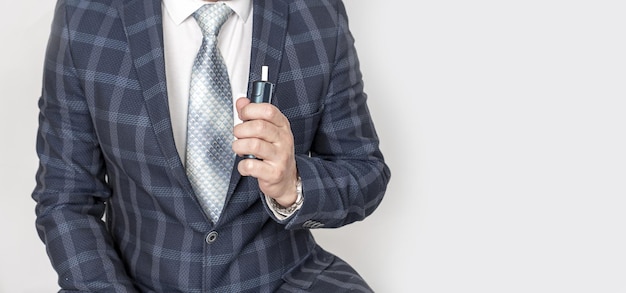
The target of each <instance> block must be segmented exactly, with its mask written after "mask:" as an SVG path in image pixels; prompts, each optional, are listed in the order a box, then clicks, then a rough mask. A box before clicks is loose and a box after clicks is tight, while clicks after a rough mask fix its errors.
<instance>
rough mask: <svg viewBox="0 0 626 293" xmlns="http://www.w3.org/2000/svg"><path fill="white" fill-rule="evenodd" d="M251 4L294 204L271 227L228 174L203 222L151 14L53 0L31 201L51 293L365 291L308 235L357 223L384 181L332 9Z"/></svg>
mask: <svg viewBox="0 0 626 293" xmlns="http://www.w3.org/2000/svg"><path fill="white" fill-rule="evenodd" d="M251 1H254V15H253V17H254V18H253V27H254V29H253V41H252V52H251V54H252V55H251V65H250V68H251V70H250V72H251V74H250V80H251V81H252V80H258V79H260V76H259V73H260V72H261V70H260V68H261V66H262V65H268V66H269V68H270V70H272V71H270V74H269V76H270V77H271V78H272V80H271V81H272V82H274V83H275V84H276V92H275V96H274V100H273V103H274V105H276V106H277V107H278V108H279V109H280V110H281V112H282V113H283V114H284V115H285V116H286V117H287V118H288V119H289V121H290V123H291V128H292V131H293V135H294V140H295V152H296V164H297V168H298V172H299V175H300V176H301V177H302V184H303V190H304V203H303V206H302V208H301V209H300V210H299V211H297V212H296V214H295V215H293V216H292V217H290V218H289V219H287V220H283V221H281V220H278V219H277V218H275V217H274V216H273V214H272V212H271V211H270V210H269V209H268V207H267V204H266V203H265V198H264V196H263V195H262V193H261V192H260V190H259V187H258V184H257V182H256V179H255V178H252V177H242V176H240V175H239V173H238V172H237V170H236V168H233V173H232V177H231V181H230V188H229V191H228V195H227V198H226V204H225V207H224V211H223V213H222V214H221V216H220V219H219V221H218V222H217V223H216V224H215V225H214V224H212V223H211V221H209V220H208V219H207V218H206V216H205V214H204V213H203V211H202V208H201V207H200V205H199V203H198V202H197V199H196V197H195V196H194V192H193V190H192V188H191V185H190V183H189V180H188V179H187V177H186V175H185V170H184V166H183V164H182V162H181V161H180V157H179V155H178V153H177V151H176V147H175V145H174V138H173V134H172V127H171V121H170V116H169V109H168V102H167V98H168V97H167V89H166V80H165V69H164V54H163V35H162V17H161V13H162V11H161V3H160V1H158V0H59V1H58V4H57V7H56V10H55V11H56V12H55V16H54V21H53V25H52V32H51V36H50V40H49V44H48V48H47V53H46V59H45V69H44V81H43V91H42V96H41V99H40V101H39V107H40V116H39V122H40V124H39V131H38V139H37V152H38V155H39V158H40V167H39V170H38V172H37V186H36V188H35V190H34V192H33V198H34V199H35V200H36V202H37V207H36V212H37V221H36V223H37V229H38V232H39V235H40V237H41V239H42V240H43V242H44V243H45V244H46V249H47V251H48V254H49V256H50V259H51V262H52V265H53V267H54V268H55V270H56V271H57V273H58V275H59V285H60V286H61V288H62V291H63V292H72V291H80V292H168V293H171V292H246V291H249V292H273V291H287V292H298V291H307V290H310V291H315V290H317V291H320V290H328V289H319V288H335V289H332V291H326V292H340V291H341V289H345V290H346V291H349V290H355V291H368V290H369V288H368V287H367V284H366V283H365V282H364V281H363V280H362V279H361V278H360V277H359V275H358V274H357V273H356V272H355V271H354V270H353V269H352V268H351V267H350V266H349V265H348V264H346V263H345V262H342V261H341V260H340V259H339V258H337V257H336V256H334V255H332V254H331V253H329V252H326V251H324V250H323V249H321V248H320V247H319V246H318V245H317V244H316V242H315V240H314V239H313V237H312V235H311V232H310V229H312V228H321V227H324V228H334V227H341V226H343V225H347V224H349V223H352V222H354V221H360V220H363V219H364V218H365V217H367V216H368V215H370V214H371V213H372V212H373V211H374V210H375V209H376V207H377V206H378V205H379V203H380V202H381V200H382V198H383V195H384V192H385V189H386V186H387V183H388V181H389V177H390V173H389V169H388V167H387V165H386V164H385V162H384V159H383V156H382V154H381V152H380V150H379V147H378V138H377V135H376V132H375V129H374V125H373V123H372V120H371V117H370V115H369V112H368V109H367V105H366V95H365V93H364V92H363V83H362V80H361V73H360V71H359V63H358V58H357V55H356V52H355V48H354V46H353V39H352V36H351V34H350V32H349V29H348V23H347V17H346V13H345V10H344V6H343V3H342V2H341V1H340V0H325V1H317V0H251ZM238 161H239V159H238V160H237V161H236V162H235V164H237V163H238ZM354 245H358V243H355V244H354Z"/></svg>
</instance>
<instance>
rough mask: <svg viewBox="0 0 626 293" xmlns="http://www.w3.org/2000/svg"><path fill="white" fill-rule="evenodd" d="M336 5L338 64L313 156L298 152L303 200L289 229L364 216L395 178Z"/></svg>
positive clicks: (341, 222)
mask: <svg viewBox="0 0 626 293" xmlns="http://www.w3.org/2000/svg"><path fill="white" fill-rule="evenodd" d="M336 3H337V6H336V7H335V8H336V12H337V27H336V29H337V39H336V48H335V49H336V52H333V54H332V55H334V56H335V59H334V64H333V66H334V67H333V69H332V71H331V74H330V80H329V84H328V90H327V94H326V96H325V97H324V102H323V107H322V110H321V115H320V118H319V125H318V128H317V131H316V133H315V135H314V137H313V142H312V144H311V147H310V155H303V154H298V155H297V156H296V165H297V168H298V172H299V175H300V177H301V178H302V189H303V197H304V202H303V205H302V207H301V208H300V210H298V211H297V213H296V214H294V215H293V216H292V217H290V218H289V219H287V220H285V221H283V222H285V224H286V225H287V226H286V227H287V228H288V229H300V228H321V227H324V228H334V227H340V226H343V225H347V224H350V223H352V222H355V221H360V220H363V219H365V218H366V217H367V216H369V215H370V214H371V213H372V212H373V211H374V210H375V209H376V208H377V207H378V205H379V204H380V202H381V200H382V199H383V195H384V193H385V190H386V187H387V184H388V182H389V179H390V176H391V173H390V170H389V167H388V166H387V165H386V163H385V161H384V158H383V155H382V153H381V151H380V149H379V140H378V136H377V134H376V130H375V128H374V124H373V121H372V118H371V116H370V113H369V110H368V107H367V104H366V99H367V96H366V94H365V93H364V91H363V80H362V76H361V72H360V69H359V61H358V58H357V54H356V50H355V47H354V40H353V37H352V35H351V33H350V31H349V28H348V20H347V16H346V12H345V8H344V6H343V3H342V2H341V1H336Z"/></svg>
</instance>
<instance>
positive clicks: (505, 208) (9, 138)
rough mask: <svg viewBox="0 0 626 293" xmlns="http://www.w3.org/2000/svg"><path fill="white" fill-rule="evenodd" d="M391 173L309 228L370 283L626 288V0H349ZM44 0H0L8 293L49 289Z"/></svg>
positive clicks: (433, 287)
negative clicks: (352, 218)
mask: <svg viewBox="0 0 626 293" xmlns="http://www.w3.org/2000/svg"><path fill="white" fill-rule="evenodd" d="M345 1H346V6H347V9H348V12H349V15H350V21H351V27H352V31H353V33H354V35H355V38H356V41H357V43H356V45H357V47H358V49H359V52H360V58H361V62H362V70H363V72H364V75H365V82H366V91H367V92H368V93H369V96H370V99H369V103H370V108H371V112H372V115H373V117H374V120H375V123H376V126H377V130H378V133H379V135H380V137H381V140H382V144H381V147H382V150H383V152H384V153H385V156H386V159H387V161H388V163H389V165H390V166H391V169H392V180H391V183H390V185H389V189H388V192H387V196H386V198H385V200H384V201H383V203H382V205H381V206H380V208H379V209H378V210H377V211H376V212H375V213H374V214H373V215H372V216H371V217H370V218H368V219H366V220H365V221H363V222H359V223H355V224H353V225H351V226H348V227H344V228H341V229H335V230H324V231H317V232H316V236H317V238H318V240H319V241H320V243H322V245H323V246H324V247H325V248H326V249H328V250H330V251H332V252H335V253H337V254H338V255H339V256H341V257H342V258H344V259H346V260H347V261H349V262H350V263H351V264H353V265H354V266H355V267H356V268H357V270H358V271H359V272H360V273H361V274H362V275H363V276H364V277H365V278H366V279H367V280H368V281H369V282H370V284H371V285H372V287H373V288H374V289H375V290H376V291H377V292H394V293H395V292H425V293H436V292H446V293H447V292H450V293H452V292H454V293H456V292H481V293H485V292H494V293H495V292H498V293H500V292H507V293H509V292H533V293H535V292H550V293H552V292H594V293H595V292H602V293H609V292H626V277H625V276H626V39H625V38H626V37H625V33H626V17H624V15H625V12H626V10H625V8H626V6H625V4H622V3H624V2H623V1H604V0H594V1H590V0H588V1H582V0H581V1H571V0H570V1H556V0H541V1H538V0H526V1H485V0H479V1H460V0H457V1H450V0H449V1H407V0H405V1H359V0H345ZM53 7H54V1H53V0H45V1H41V0H40V1H2V2H1V3H0V11H2V14H3V15H2V18H0V27H2V29H1V31H0V40H2V41H1V44H2V45H1V46H0V65H1V66H0V74H1V75H0V77H1V79H0V86H1V89H0V93H1V95H2V105H1V106H0V119H1V124H0V129H1V131H2V132H1V133H0V135H1V142H2V143H1V144H0V156H2V157H1V158H0V170H1V172H2V173H0V186H2V188H3V193H2V194H1V195H0V217H1V219H0V231H1V233H2V236H1V237H0V238H1V241H0V257H1V259H0V292H11V293H13V292H55V291H56V290H58V288H57V286H56V277H55V275H54V273H53V271H52V269H51V266H50V264H49V262H48V259H47V257H46V255H45V251H44V247H43V245H42V244H41V242H40V241H39V239H38V238H37V236H36V232H35V228H34V224H33V223H34V212H33V208H34V202H33V201H32V200H31V198H30V192H31V191H32V188H33V186H34V173H35V170H36V164H37V161H36V156H35V151H34V148H35V147H34V145H35V140H34V138H35V131H36V119H37V106H36V103H37V98H38V95H39V93H40V86H41V68H42V61H43V53H44V49H45V43H46V40H47V36H48V33H49V28H50V21H51V16H52V9H53Z"/></svg>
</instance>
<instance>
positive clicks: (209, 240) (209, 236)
mask: <svg viewBox="0 0 626 293" xmlns="http://www.w3.org/2000/svg"><path fill="white" fill-rule="evenodd" d="M204 240H205V241H206V243H208V244H211V243H213V242H215V240H217V232H216V231H211V232H209V234H207V235H206V238H205V239H204Z"/></svg>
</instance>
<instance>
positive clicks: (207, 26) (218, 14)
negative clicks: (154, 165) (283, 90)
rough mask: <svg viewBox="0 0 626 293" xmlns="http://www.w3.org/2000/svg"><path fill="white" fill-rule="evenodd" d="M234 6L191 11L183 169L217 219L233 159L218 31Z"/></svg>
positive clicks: (228, 95) (229, 109)
mask: <svg viewBox="0 0 626 293" xmlns="http://www.w3.org/2000/svg"><path fill="white" fill-rule="evenodd" d="M231 13H232V10H231V9H230V8H229V7H228V6H227V5H225V4H224V3H218V4H205V5H204V6H202V7H201V8H199V9H198V10H197V11H196V12H195V13H194V15H193V16H194V18H195V19H196V22H198V25H199V26H200V29H201V30H202V34H203V39H202V46H201V47H200V51H199V52H198V56H197V57H196V61H195V62H194V64H193V69H192V71H191V84H190V89H189V112H188V114H187V150H186V152H187V153H186V157H185V161H186V172H187V176H188V177H189V180H190V181H191V185H192V186H193V189H194V192H195V193H196V196H197V197H198V199H199V201H200V203H201V204H202V208H204V210H205V212H206V213H207V214H208V215H209V216H210V217H211V220H212V221H213V223H216V222H217V219H218V218H219V215H220V212H221V211H222V208H223V207H224V201H225V198H226V193H227V192H228V183H229V181H230V174H231V172H232V168H233V162H234V160H235V154H234V153H233V151H232V148H231V145H232V142H233V101H232V93H231V89H230V81H229V79H228V71H227V69H226V65H225V64H224V61H223V59H222V55H221V54H220V52H219V49H218V48H217V34H218V32H219V30H220V28H221V26H222V24H224V22H225V21H226V20H227V19H228V17H229V16H230V14H231Z"/></svg>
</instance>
